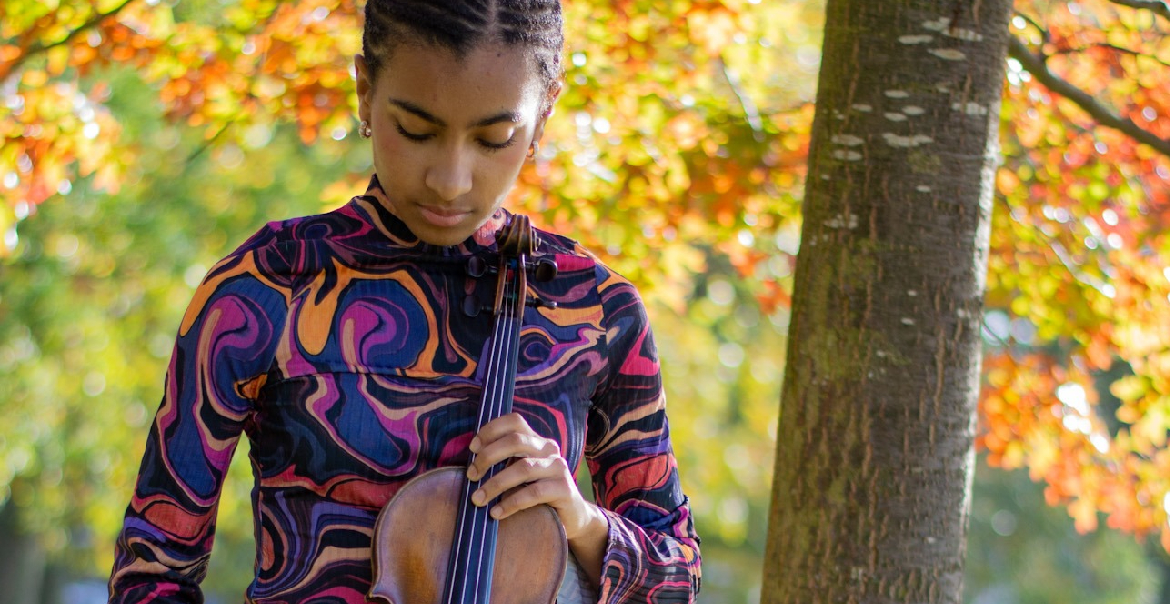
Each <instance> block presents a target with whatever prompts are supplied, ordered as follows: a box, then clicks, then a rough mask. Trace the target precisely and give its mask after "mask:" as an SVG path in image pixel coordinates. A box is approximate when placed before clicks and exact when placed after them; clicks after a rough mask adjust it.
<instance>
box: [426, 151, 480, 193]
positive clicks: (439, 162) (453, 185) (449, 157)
mask: <svg viewBox="0 0 1170 604" xmlns="http://www.w3.org/2000/svg"><path fill="white" fill-rule="evenodd" d="M471 171H472V166H471V158H470V157H468V156H467V154H466V153H465V152H463V151H462V150H460V149H458V148H448V149H444V150H443V151H442V152H441V153H440V155H439V156H438V157H437V158H436V159H435V161H434V162H432V163H431V165H430V166H429V167H428V169H427V174H426V185H427V187H428V188H430V189H431V190H432V191H434V192H435V194H437V195H438V196H439V197H440V198H442V199H443V200H444V201H454V200H455V199H457V198H459V197H460V196H461V195H463V194H465V193H467V192H468V191H471Z"/></svg>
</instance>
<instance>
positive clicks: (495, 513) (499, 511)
mask: <svg viewBox="0 0 1170 604" xmlns="http://www.w3.org/2000/svg"><path fill="white" fill-rule="evenodd" d="M491 514H492V518H499V517H500V516H503V515H504V510H502V509H500V506H496V507H494V508H492V512H491Z"/></svg>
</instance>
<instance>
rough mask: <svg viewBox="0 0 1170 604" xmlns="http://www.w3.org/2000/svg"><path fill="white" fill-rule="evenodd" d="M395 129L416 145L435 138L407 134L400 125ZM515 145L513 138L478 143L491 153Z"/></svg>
mask: <svg viewBox="0 0 1170 604" xmlns="http://www.w3.org/2000/svg"><path fill="white" fill-rule="evenodd" d="M395 127H396V128H397V129H398V133H399V134H401V135H402V136H404V137H406V138H407V140H412V141H414V142H416V143H421V142H425V141H428V140H431V138H433V137H434V136H435V135H433V134H414V133H412V132H407V131H406V128H403V127H402V124H395ZM515 143H516V137H515V136H513V137H512V138H509V139H508V140H506V141H504V142H502V143H489V142H487V141H485V140H482V139H481V140H480V141H479V144H480V145H483V147H484V148H486V149H488V150H491V151H501V150H503V149H507V148H508V147H511V146H512V145H513V144H515Z"/></svg>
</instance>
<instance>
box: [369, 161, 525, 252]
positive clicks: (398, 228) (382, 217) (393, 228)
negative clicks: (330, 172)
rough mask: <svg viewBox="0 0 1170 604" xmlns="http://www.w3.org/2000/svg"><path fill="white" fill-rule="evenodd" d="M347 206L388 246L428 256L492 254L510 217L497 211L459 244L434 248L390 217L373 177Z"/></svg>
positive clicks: (390, 206) (386, 201)
mask: <svg viewBox="0 0 1170 604" xmlns="http://www.w3.org/2000/svg"><path fill="white" fill-rule="evenodd" d="M349 203H350V205H351V206H352V207H353V208H354V209H355V210H356V212H357V214H358V215H359V216H361V217H362V218H363V219H365V220H367V221H369V223H370V226H371V227H373V229H374V230H375V231H376V232H377V233H379V234H380V235H382V236H383V237H385V238H386V241H387V242H388V243H389V244H390V246H392V247H395V248H399V249H401V250H403V251H413V252H418V253H420V254H424V255H428V256H473V255H477V254H479V253H482V252H494V251H495V250H496V233H497V232H499V230H500V229H501V228H502V227H503V226H504V224H505V223H507V221H508V216H509V215H510V214H509V212H508V211H507V210H505V209H504V208H499V209H497V210H496V212H495V213H494V214H492V216H491V218H489V219H488V220H487V222H485V223H484V224H483V226H481V227H479V229H478V230H476V231H475V232H474V233H472V234H471V236H470V237H468V238H467V239H465V240H464V241H463V242H462V243H459V244H457V245H434V244H430V243H426V242H424V241H422V240H420V239H419V238H418V237H417V236H416V235H415V234H414V233H413V232H412V231H411V230H410V227H408V226H406V223H405V222H403V221H402V220H401V219H400V218H398V216H397V215H395V214H394V211H393V207H394V206H393V204H391V203H390V200H389V198H387V197H386V191H385V190H384V189H383V188H382V184H381V183H379V182H378V176H377V175H374V176H372V177H371V178H370V184H369V186H368V187H367V188H366V192H365V194H364V195H359V196H357V197H354V198H353V200H351V201H350V202H349Z"/></svg>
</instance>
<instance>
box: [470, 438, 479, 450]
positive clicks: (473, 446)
mask: <svg viewBox="0 0 1170 604" xmlns="http://www.w3.org/2000/svg"><path fill="white" fill-rule="evenodd" d="M467 448H468V449H471V452H472V453H479V437H478V436H476V437H475V438H473V439H471V444H470V445H467Z"/></svg>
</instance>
